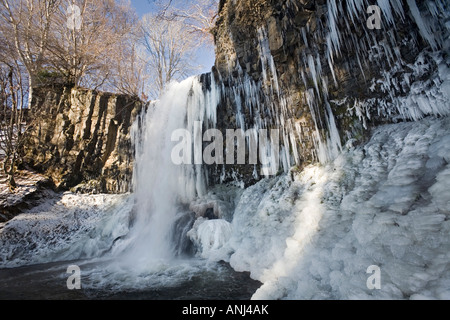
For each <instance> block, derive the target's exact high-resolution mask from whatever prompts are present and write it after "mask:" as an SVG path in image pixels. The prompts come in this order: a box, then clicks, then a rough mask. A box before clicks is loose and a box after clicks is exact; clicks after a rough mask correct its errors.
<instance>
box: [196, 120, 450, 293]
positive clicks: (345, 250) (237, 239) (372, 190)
mask: <svg viewBox="0 0 450 320" xmlns="http://www.w3.org/2000/svg"><path fill="white" fill-rule="evenodd" d="M449 190H450V119H449V118H443V119H435V118H426V119H424V120H421V121H418V122H411V123H400V124H393V125H386V126H382V127H380V128H378V129H377V130H376V131H375V132H374V133H373V136H372V137H371V139H370V141H369V142H368V143H367V144H365V145H364V146H362V147H353V146H352V143H351V142H350V143H349V144H348V145H347V148H346V150H345V151H344V152H343V154H342V155H341V156H340V157H339V158H338V159H337V160H336V161H334V162H333V163H331V164H329V165H327V166H321V165H315V166H310V167H307V168H306V169H305V170H304V171H302V172H301V173H294V172H292V173H291V174H290V175H284V176H281V177H278V178H276V179H269V180H264V181H261V182H260V183H258V184H257V185H255V186H253V187H250V188H248V189H247V190H246V191H245V192H244V194H243V195H242V197H241V199H240V202H239V204H238V206H237V208H236V211H235V214H234V218H233V221H232V225H231V228H232V231H231V236H230V237H229V241H228V242H226V244H225V245H223V246H220V248H219V247H218V246H214V244H210V245H208V246H207V250H206V252H207V253H208V254H209V257H210V258H211V259H226V260H228V261H229V262H230V263H231V266H232V267H233V268H234V269H236V270H237V271H250V272H251V275H252V277H253V278H254V279H257V280H260V281H261V282H263V283H264V285H263V286H262V287H261V288H260V289H259V290H258V291H257V292H256V293H255V295H254V296H253V298H254V299H409V298H411V299H425V298H435V299H450V221H449V218H450V192H449ZM197 228H198V230H201V228H200V227H198V226H197ZM225 229H226V228H225ZM204 230H208V228H204ZM216 230H217V229H216ZM226 232H227V233H228V231H226ZM205 237H206V236H205V235H198V236H197V238H205ZM216 239H218V241H220V242H221V243H223V242H224V240H223V239H222V238H220V237H216ZM370 266H377V267H379V268H380V270H381V274H380V277H379V279H377V280H380V282H381V289H379V290H378V289H375V290H370V289H369V288H368V286H367V283H368V280H369V281H372V280H373V279H374V278H371V279H369V277H372V276H376V274H372V273H367V270H368V268H369V267H370Z"/></svg>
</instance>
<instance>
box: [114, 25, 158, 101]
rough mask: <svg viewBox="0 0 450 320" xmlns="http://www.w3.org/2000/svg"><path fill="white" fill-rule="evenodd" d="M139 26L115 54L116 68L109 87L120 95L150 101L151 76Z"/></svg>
mask: <svg viewBox="0 0 450 320" xmlns="http://www.w3.org/2000/svg"><path fill="white" fill-rule="evenodd" d="M139 31H140V30H139V26H138V27H137V28H136V29H135V30H134V31H133V32H131V33H130V34H129V35H128V36H127V37H125V39H124V41H123V42H122V43H121V44H120V48H118V50H117V51H116V52H115V55H114V56H115V58H114V59H115V60H114V66H113V67H112V68H111V70H110V72H111V76H110V77H109V79H108V86H109V87H111V88H112V89H113V91H116V92H118V93H122V94H127V95H129V96H133V97H137V98H140V99H141V100H143V101H147V100H148V95H147V91H148V90H150V89H149V88H150V83H149V80H150V75H149V73H148V69H147V64H148V62H147V59H148V57H147V54H146V52H145V48H143V46H142V45H140V44H139V42H140V38H139Z"/></svg>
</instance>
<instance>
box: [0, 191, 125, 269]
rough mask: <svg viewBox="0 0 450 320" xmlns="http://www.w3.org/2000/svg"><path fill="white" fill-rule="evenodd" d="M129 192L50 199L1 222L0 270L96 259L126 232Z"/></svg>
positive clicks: (70, 195) (57, 196) (61, 196)
mask: <svg viewBox="0 0 450 320" xmlns="http://www.w3.org/2000/svg"><path fill="white" fill-rule="evenodd" d="M133 204H134V202H133V200H132V199H131V197H130V196H129V195H77V194H71V193H66V194H62V195H57V194H55V195H54V197H52V198H49V199H47V200H46V201H43V203H42V204H41V205H39V206H37V207H35V208H33V209H31V210H29V211H27V212H26V213H24V214H22V215H19V216H17V217H16V218H14V219H13V220H11V221H9V222H8V223H6V224H0V268H11V267H17V266H23V265H32V264H41V263H48V262H55V261H65V260H78V259H88V258H96V257H99V256H101V255H102V254H103V253H105V252H107V251H108V250H110V249H111V247H112V246H113V243H114V241H115V240H117V239H118V238H120V237H121V236H124V235H126V234H127V233H128V231H129V230H128V227H129V219H130V212H131V211H132V208H133Z"/></svg>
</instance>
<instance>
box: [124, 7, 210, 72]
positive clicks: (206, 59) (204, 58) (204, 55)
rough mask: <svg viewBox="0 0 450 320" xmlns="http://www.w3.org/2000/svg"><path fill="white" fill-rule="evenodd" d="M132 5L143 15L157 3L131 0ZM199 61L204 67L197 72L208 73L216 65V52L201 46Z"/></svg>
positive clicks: (152, 9)
mask: <svg viewBox="0 0 450 320" xmlns="http://www.w3.org/2000/svg"><path fill="white" fill-rule="evenodd" d="M131 5H132V6H133V7H134V8H135V9H136V12H137V14H138V15H139V16H140V17H142V16H143V15H144V14H146V13H149V12H152V11H154V10H156V9H155V5H154V4H152V0H150V1H148V0H131ZM197 57H198V58H197V63H198V64H200V65H202V68H201V69H200V70H198V72H196V74H201V73H206V72H210V71H211V67H212V66H213V65H214V61H215V53H214V49H213V48H206V47H205V48H200V49H199V50H198V53H197Z"/></svg>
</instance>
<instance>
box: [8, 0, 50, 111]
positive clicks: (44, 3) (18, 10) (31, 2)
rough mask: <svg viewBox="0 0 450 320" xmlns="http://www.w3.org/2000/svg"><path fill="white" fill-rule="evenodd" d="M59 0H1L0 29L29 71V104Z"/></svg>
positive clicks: (29, 103) (42, 62)
mask: <svg viewBox="0 0 450 320" xmlns="http://www.w3.org/2000/svg"><path fill="white" fill-rule="evenodd" d="M58 5H59V0H14V1H12V0H0V32H1V33H2V34H3V36H4V37H5V38H6V39H8V41H9V42H10V43H11V44H13V46H14V48H15V50H16V53H17V56H18V57H19V59H20V63H21V65H23V66H24V67H25V69H26V71H27V73H28V105H31V101H32V93H33V87H34V86H35V85H36V79H37V74H38V72H39V71H40V70H41V68H42V65H43V64H44V56H45V50H46V48H47V44H48V38H49V32H50V26H51V23H52V18H53V16H54V14H55V12H56V10H57V8H58Z"/></svg>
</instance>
